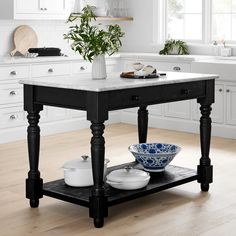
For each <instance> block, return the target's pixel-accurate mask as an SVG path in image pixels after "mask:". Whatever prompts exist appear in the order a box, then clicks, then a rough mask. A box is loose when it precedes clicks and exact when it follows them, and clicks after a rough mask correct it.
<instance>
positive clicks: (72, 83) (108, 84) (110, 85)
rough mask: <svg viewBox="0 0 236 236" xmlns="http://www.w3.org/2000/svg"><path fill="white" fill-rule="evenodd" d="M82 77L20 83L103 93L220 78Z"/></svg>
mask: <svg viewBox="0 0 236 236" xmlns="http://www.w3.org/2000/svg"><path fill="white" fill-rule="evenodd" d="M81 76H82V75H74V76H69V77H68V76H60V77H41V78H33V79H24V80H20V83H21V84H28V85H38V86H45V87H54V88H65V89H75V90H84V91H94V92H103V91H111V90H121V89H129V88H140V87H149V86H157V85H164V84H174V83H182V82H191V81H200V80H210V79H216V78H218V76H217V75H206V74H195V73H180V72H168V73H167V75H166V76H164V77H161V78H157V79H123V78H120V76H119V74H118V73H116V74H110V75H108V78H107V79H105V80H93V79H92V78H91V76H90V74H87V75H83V77H81Z"/></svg>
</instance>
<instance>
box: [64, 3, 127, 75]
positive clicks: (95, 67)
mask: <svg viewBox="0 0 236 236" xmlns="http://www.w3.org/2000/svg"><path fill="white" fill-rule="evenodd" d="M77 18H79V19H80V24H79V25H77V24H76V25H74V26H70V30H69V32H68V33H67V34H64V38H65V39H68V40H69V41H71V42H72V43H71V48H72V50H74V51H75V52H79V53H80V54H81V55H82V56H83V58H84V59H85V60H87V61H89V62H92V63H93V64H92V78H93V79H105V78H106V77H107V74H106V64H105V54H107V55H109V56H111V55H112V54H114V53H115V52H118V51H119V48H120V47H121V46H122V43H121V38H122V37H123V36H124V33H123V32H122V31H121V28H120V26H119V25H117V24H115V25H108V26H106V27H103V26H102V25H101V24H95V23H94V22H92V21H93V20H96V16H95V15H94V14H93V11H92V8H91V7H90V6H86V7H85V8H83V10H82V13H79V14H78V15H76V16H74V15H71V16H70V17H69V19H68V21H69V22H73V21H74V20H76V19H77Z"/></svg>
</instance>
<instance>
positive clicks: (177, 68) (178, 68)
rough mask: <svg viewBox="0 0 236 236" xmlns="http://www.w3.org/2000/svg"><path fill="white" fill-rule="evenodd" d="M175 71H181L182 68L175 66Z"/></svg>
mask: <svg viewBox="0 0 236 236" xmlns="http://www.w3.org/2000/svg"><path fill="white" fill-rule="evenodd" d="M173 70H174V71H181V68H180V67H179V66H175V67H174V68H173Z"/></svg>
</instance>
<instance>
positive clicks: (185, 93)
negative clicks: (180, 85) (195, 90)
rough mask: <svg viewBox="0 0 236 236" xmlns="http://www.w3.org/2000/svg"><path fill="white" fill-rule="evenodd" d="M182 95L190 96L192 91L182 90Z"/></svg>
mask: <svg viewBox="0 0 236 236" xmlns="http://www.w3.org/2000/svg"><path fill="white" fill-rule="evenodd" d="M181 94H183V95H189V94H190V90H189V89H182V90H181Z"/></svg>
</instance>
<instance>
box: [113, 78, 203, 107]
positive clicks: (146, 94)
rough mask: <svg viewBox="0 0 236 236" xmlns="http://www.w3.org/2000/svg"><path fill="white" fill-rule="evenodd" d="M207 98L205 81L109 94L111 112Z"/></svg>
mask: <svg viewBox="0 0 236 236" xmlns="http://www.w3.org/2000/svg"><path fill="white" fill-rule="evenodd" d="M204 96H205V81H198V82H195V83H179V84H169V85H164V86H163V85H159V86H153V87H144V88H136V89H127V90H120V91H116V92H114V91H113V92H109V95H108V100H109V110H113V109H120V108H122V107H123V108H124V107H125V108H129V107H134V106H141V105H152V104H158V103H165V102H172V101H173V102H174V101H179V100H186V99H193V98H199V97H204Z"/></svg>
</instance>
